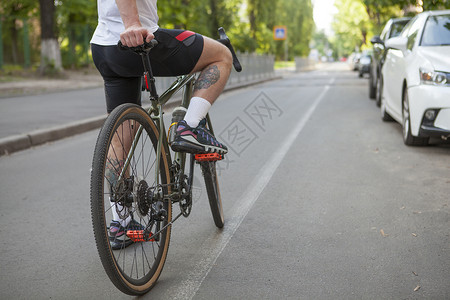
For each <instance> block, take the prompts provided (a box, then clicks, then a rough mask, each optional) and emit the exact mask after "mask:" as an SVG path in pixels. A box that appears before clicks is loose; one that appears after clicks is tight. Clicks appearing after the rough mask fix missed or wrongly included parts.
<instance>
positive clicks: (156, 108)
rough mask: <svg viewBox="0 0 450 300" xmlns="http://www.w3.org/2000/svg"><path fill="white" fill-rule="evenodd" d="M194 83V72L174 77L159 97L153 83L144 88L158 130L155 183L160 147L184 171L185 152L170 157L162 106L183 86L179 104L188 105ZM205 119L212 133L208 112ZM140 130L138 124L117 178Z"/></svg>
mask: <svg viewBox="0 0 450 300" xmlns="http://www.w3.org/2000/svg"><path fill="white" fill-rule="evenodd" d="M150 76H151V75H150ZM148 80H150V81H153V80H154V78H153V77H151V78H148V77H147V78H146V81H147V82H148ZM194 83H195V74H190V75H183V76H179V77H178V78H177V79H176V81H175V82H174V83H173V84H172V85H171V86H170V87H169V88H168V89H167V90H166V91H165V92H164V93H163V94H162V95H161V96H160V97H158V95H157V93H156V90H153V89H155V87H154V84H151V85H150V86H151V87H150V88H149V85H148V84H147V87H146V89H147V91H149V92H150V100H151V103H152V105H151V107H150V108H149V109H148V111H147V113H148V115H149V116H150V117H151V119H152V120H153V121H154V122H155V125H156V127H157V129H158V132H159V136H158V145H157V148H156V168H155V172H156V174H155V178H156V184H157V185H159V184H160V178H159V176H158V175H159V174H158V170H159V167H160V163H161V153H162V149H166V151H165V153H166V156H167V160H168V161H170V162H173V161H176V162H177V163H178V164H179V166H180V169H181V170H183V173H184V169H185V163H186V153H181V152H174V160H173V161H172V159H171V154H170V151H169V143H168V140H167V136H166V134H165V133H166V130H165V125H164V118H163V107H164V104H166V103H167V102H168V101H169V100H170V99H171V98H172V96H173V95H174V94H175V93H177V92H178V91H179V90H180V89H182V88H184V92H183V96H182V100H181V106H183V107H185V108H187V107H188V106H189V102H190V99H191V97H192V93H193V89H194ZM206 120H207V124H208V128H209V130H210V131H211V133H212V134H214V131H213V129H212V124H211V119H210V117H209V114H207V115H206ZM142 130H143V128H142V126H139V129H138V130H137V132H136V134H135V137H134V140H133V143H132V145H131V148H130V151H129V152H128V155H127V158H126V160H125V164H124V168H123V169H122V172H121V174H120V176H119V180H120V179H122V178H123V176H124V174H125V172H126V170H127V169H128V167H129V164H130V161H131V158H132V156H133V154H134V151H135V149H136V146H137V143H138V141H139V139H140V136H141V134H142ZM192 169H193V166H191V170H190V174H189V175H190V176H189V177H190V178H191V180H192V177H193V170H192ZM191 183H192V182H191Z"/></svg>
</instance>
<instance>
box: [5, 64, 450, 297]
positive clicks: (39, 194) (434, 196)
mask: <svg viewBox="0 0 450 300" xmlns="http://www.w3.org/2000/svg"><path fill="white" fill-rule="evenodd" d="M211 115H212V118H213V120H214V125H215V128H216V134H217V135H218V136H219V137H220V139H221V140H222V141H223V142H224V143H225V144H227V145H228V146H229V148H230V154H229V155H228V156H227V159H226V160H225V161H223V162H221V164H220V166H221V169H220V176H221V177H220V185H221V186H220V187H221V192H222V199H223V204H224V211H225V216H226V224H225V228H224V230H222V231H221V230H217V229H216V228H215V226H214V223H213V221H212V217H211V213H210V211H209V207H208V204H207V199H206V192H205V191H204V190H203V189H202V184H201V178H200V176H199V175H200V172H197V177H196V179H195V182H197V183H198V186H199V188H198V189H197V190H196V197H195V198H196V201H195V203H194V208H193V212H192V214H191V216H190V217H189V218H188V219H182V220H179V221H177V223H175V224H174V227H173V231H172V232H173V234H172V240H171V245H170V248H169V255H168V259H167V262H166V265H165V267H164V270H163V273H162V275H161V277H160V279H159V282H158V284H157V285H156V287H155V288H154V289H153V290H152V291H150V293H148V294H147V295H145V296H144V297H141V298H142V299H261V298H262V299H424V298H425V299H449V298H450V277H449V274H450V230H449V228H450V197H449V194H450V147H449V145H448V144H447V145H432V146H429V147H422V148H416V147H406V146H404V145H403V142H402V138H401V127H400V125H399V124H397V123H383V122H382V121H381V120H380V114H379V110H378V108H377V107H376V106H375V104H374V102H373V101H370V100H369V99H368V97H367V80H366V79H359V78H358V77H357V74H356V73H353V72H351V71H349V70H348V67H346V66H345V65H341V64H334V65H330V66H329V67H328V68H325V69H323V70H320V71H313V72H307V73H300V74H295V75H292V76H289V77H287V78H285V79H283V80H277V81H271V82H268V83H264V84H260V85H256V86H252V87H249V88H245V89H240V90H235V91H232V92H228V93H226V94H224V95H222V96H221V98H219V100H218V101H217V102H216V103H215V105H214V106H213V108H212V111H211ZM96 135H97V132H96V131H92V132H88V133H85V134H82V135H78V136H74V137H71V138H67V139H64V140H61V141H58V142H54V143H50V144H47V145H43V146H40V147H36V148H33V149H29V150H26V151H22V152H18V153H14V154H12V155H9V156H3V157H0V170H1V171H0V190H1V193H0V216H1V217H0V240H1V245H0V251H1V255H0V298H1V299H49V298H52V299H128V298H130V297H129V296H126V295H124V294H122V293H121V292H119V291H118V290H116V288H115V287H114V286H113V285H112V284H111V283H110V281H109V279H108V278H107V276H106V274H105V272H104V271H103V268H102V266H101V263H100V260H99V257H98V254H97V250H96V248H95V242H94V238H93V232H92V228H91V221H90V207H89V176H90V171H89V170H90V164H91V157H92V151H93V147H94V143H95V140H96ZM197 171H199V170H197Z"/></svg>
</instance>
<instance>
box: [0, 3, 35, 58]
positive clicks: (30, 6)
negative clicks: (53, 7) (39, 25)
mask: <svg viewBox="0 0 450 300" xmlns="http://www.w3.org/2000/svg"><path fill="white" fill-rule="evenodd" d="M37 11H38V5H37V2H36V1H34V0H22V1H17V0H2V1H1V2H0V18H1V19H0V22H2V23H3V26H2V29H3V30H2V33H1V34H2V37H3V42H4V48H5V49H8V51H7V53H8V56H9V57H10V59H11V62H12V63H13V64H19V63H22V57H20V56H19V53H23V52H24V51H23V42H22V41H23V37H21V36H20V35H21V32H20V30H21V29H23V28H24V26H25V22H26V21H27V19H28V18H30V17H33V16H35V15H36V13H37ZM22 34H23V32H22Z"/></svg>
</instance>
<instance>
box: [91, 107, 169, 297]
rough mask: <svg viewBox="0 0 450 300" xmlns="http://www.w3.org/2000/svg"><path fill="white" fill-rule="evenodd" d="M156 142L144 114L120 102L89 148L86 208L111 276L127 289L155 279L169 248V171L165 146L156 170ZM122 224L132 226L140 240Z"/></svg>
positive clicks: (146, 286)
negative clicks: (91, 149) (88, 205)
mask: <svg viewBox="0 0 450 300" xmlns="http://www.w3.org/2000/svg"><path fill="white" fill-rule="evenodd" d="M135 137H136V138H135ZM133 139H134V140H135V141H134V144H133V145H132V141H133ZM157 144H158V130H157V128H156V126H155V124H154V123H153V121H152V120H151V118H150V117H149V116H148V114H147V113H146V112H145V111H144V110H143V109H142V108H141V107H139V106H137V105H133V104H124V105H122V106H119V107H118V108H116V109H115V110H114V111H113V112H112V113H111V115H110V116H109V117H108V118H107V120H106V122H105V124H104V125H103V127H102V129H101V131H100V134H99V137H98V139H97V144H96V147H95V151H94V158H93V163H92V173H91V213H92V223H93V227H94V235H95V240H96V244H97V249H98V252H99V255H100V259H101V261H102V264H103V267H104V268H105V271H106V273H107V274H108V276H109V278H110V279H111V281H112V282H113V283H114V285H115V286H116V287H117V288H118V289H119V290H121V291H122V292H124V293H126V294H129V295H141V294H144V293H146V292H148V291H149V290H150V289H151V288H152V287H153V286H154V285H155V283H156V281H157V279H158V277H159V275H160V274H161V271H162V268H163V266H164V262H165V260H166V256H167V252H168V248H169V240H170V233H171V226H168V223H169V222H170V220H171V219H172V205H171V203H170V201H168V200H167V197H165V196H166V195H167V194H168V191H169V188H168V185H167V184H168V183H169V181H170V175H169V168H168V161H167V157H166V152H165V149H162V153H161V159H160V167H159V170H156V167H157V163H156V157H157V154H156V147H157ZM163 148H164V147H163ZM130 149H131V150H130ZM133 149H134V151H133ZM131 151H133V153H132V155H128V157H129V164H128V167H127V168H126V169H124V164H125V162H126V160H127V154H128V152H130V153H131ZM157 177H159V183H160V184H157V182H158V181H157ZM128 230H138V231H137V233H139V234H141V236H140V237H141V240H145V241H139V238H136V235H134V236H133V235H132V233H131V231H128ZM144 234H145V235H144Z"/></svg>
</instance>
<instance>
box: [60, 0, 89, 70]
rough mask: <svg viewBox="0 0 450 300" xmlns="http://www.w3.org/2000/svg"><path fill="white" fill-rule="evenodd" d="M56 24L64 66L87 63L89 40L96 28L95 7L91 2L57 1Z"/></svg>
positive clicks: (79, 0)
mask: <svg viewBox="0 0 450 300" xmlns="http://www.w3.org/2000/svg"><path fill="white" fill-rule="evenodd" d="M57 23H58V31H59V40H60V41H61V44H60V46H61V55H62V60H63V65H64V66H70V67H77V66H79V65H84V64H86V62H89V61H90V59H89V57H88V53H89V40H90V37H91V35H92V33H93V31H94V30H95V27H96V26H97V6H96V2H95V1H92V0H59V2H58V6H57Z"/></svg>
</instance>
